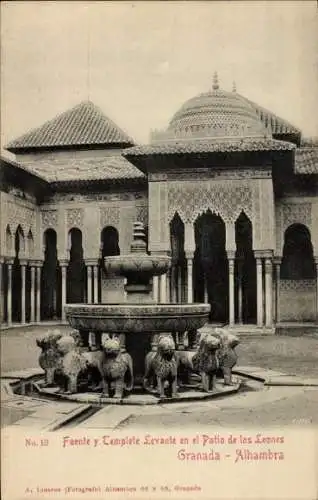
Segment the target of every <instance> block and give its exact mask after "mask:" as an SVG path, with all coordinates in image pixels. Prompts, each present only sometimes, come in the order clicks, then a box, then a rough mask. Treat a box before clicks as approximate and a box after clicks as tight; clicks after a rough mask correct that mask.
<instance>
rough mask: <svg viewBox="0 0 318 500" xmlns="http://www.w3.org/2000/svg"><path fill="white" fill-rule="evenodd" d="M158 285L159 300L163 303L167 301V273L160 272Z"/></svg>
mask: <svg viewBox="0 0 318 500" xmlns="http://www.w3.org/2000/svg"><path fill="white" fill-rule="evenodd" d="M159 286H160V302H161V304H164V303H165V302H167V297H166V293H167V275H166V274H162V275H161V276H160V278H159Z"/></svg>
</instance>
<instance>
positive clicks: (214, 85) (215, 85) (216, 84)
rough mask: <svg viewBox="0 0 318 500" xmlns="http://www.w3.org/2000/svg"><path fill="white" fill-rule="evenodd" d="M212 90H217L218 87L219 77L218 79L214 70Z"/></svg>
mask: <svg viewBox="0 0 318 500" xmlns="http://www.w3.org/2000/svg"><path fill="white" fill-rule="evenodd" d="M212 88H213V90H218V89H219V79H218V74H217V72H216V71H215V72H214V75H213V85H212Z"/></svg>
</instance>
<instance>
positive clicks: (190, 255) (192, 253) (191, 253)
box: [185, 250, 194, 260]
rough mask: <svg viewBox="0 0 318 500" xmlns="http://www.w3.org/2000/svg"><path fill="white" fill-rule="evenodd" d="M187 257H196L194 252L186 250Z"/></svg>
mask: <svg viewBox="0 0 318 500" xmlns="http://www.w3.org/2000/svg"><path fill="white" fill-rule="evenodd" d="M185 257H186V259H187V260H193V257H194V252H190V251H187V250H186V251H185Z"/></svg>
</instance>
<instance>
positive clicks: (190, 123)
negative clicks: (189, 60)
mask: <svg viewBox="0 0 318 500" xmlns="http://www.w3.org/2000/svg"><path fill="white" fill-rule="evenodd" d="M270 136H271V134H270V131H269V130H268V129H266V127H265V125H264V123H263V122H262V121H261V120H260V119H259V117H258V115H257V113H256V110H255V108H254V107H253V106H252V105H251V104H250V103H249V102H248V100H247V99H245V98H244V97H242V96H240V95H239V94H237V93H236V91H233V92H227V91H225V90H221V89H220V88H219V84H218V80H217V75H216V74H215V75H214V82H213V87H212V90H210V91H209V92H205V93H203V94H199V95H197V96H195V97H192V98H191V99H189V100H188V101H186V102H185V103H184V104H183V105H182V106H181V108H180V109H179V110H178V111H177V112H176V113H175V114H174V116H173V117H172V119H171V121H170V123H169V126H168V128H167V130H166V131H165V133H164V137H163V135H162V134H158V137H157V138H156V134H154V137H153V138H154V140H155V141H156V139H159V140H160V139H163V138H165V139H169V138H171V139H176V138H178V139H187V138H189V139H192V138H198V139H199V138H202V139H207V138H209V139H213V138H216V139H221V138H222V139H226V138H229V139H233V138H240V139H242V138H248V137H258V138H264V137H270Z"/></svg>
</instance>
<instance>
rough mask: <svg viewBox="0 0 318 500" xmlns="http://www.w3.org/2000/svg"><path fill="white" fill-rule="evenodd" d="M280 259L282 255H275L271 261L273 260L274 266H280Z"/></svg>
mask: <svg viewBox="0 0 318 500" xmlns="http://www.w3.org/2000/svg"><path fill="white" fill-rule="evenodd" d="M282 260H283V258H282V257H280V256H277V255H275V256H274V259H273V262H274V264H275V266H280V265H281V263H282Z"/></svg>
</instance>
